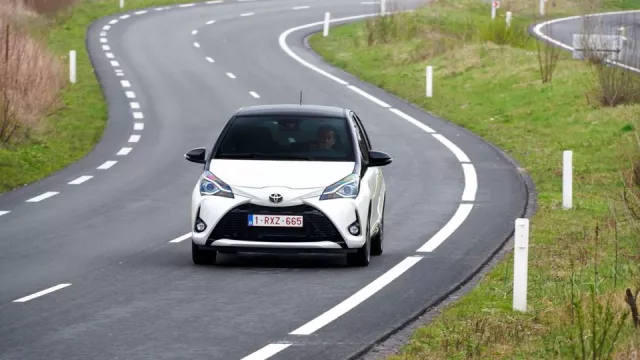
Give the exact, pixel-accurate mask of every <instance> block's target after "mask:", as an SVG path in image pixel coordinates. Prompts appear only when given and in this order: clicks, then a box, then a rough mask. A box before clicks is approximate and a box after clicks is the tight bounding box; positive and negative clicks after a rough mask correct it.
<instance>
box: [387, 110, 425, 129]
mask: <svg viewBox="0 0 640 360" xmlns="http://www.w3.org/2000/svg"><path fill="white" fill-rule="evenodd" d="M389 110H391V112H392V113H394V114H396V115H398V116H400V117H401V118H403V119H405V120H407V121H408V122H410V123H412V124H413V125H415V126H417V127H419V128H420V129H422V130H424V131H426V132H428V133H434V132H435V130H433V129H432V128H430V127H428V126H427V125H425V124H423V123H421V122H420V121H418V120H416V119H414V118H412V117H411V116H409V115H407V114H405V113H403V112H402V111H400V110H398V109H394V108H391V109H389Z"/></svg>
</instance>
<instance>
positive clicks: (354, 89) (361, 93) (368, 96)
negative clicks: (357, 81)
mask: <svg viewBox="0 0 640 360" xmlns="http://www.w3.org/2000/svg"><path fill="white" fill-rule="evenodd" d="M347 87H348V88H349V89H351V90H353V91H355V92H357V93H358V94H360V95H362V96H364V97H365V98H367V99H369V100H371V101H373V102H374V103H376V104H378V105H380V106H382V107H386V108H388V107H391V105H389V104H387V103H386V102H384V101H382V100H380V99H378V98H377V97H375V96H373V95H371V94H369V93H367V92H365V91H364V90H362V89H360V88H358V87H356V86H353V85H348V86H347Z"/></svg>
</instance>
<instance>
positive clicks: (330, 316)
mask: <svg viewBox="0 0 640 360" xmlns="http://www.w3.org/2000/svg"><path fill="white" fill-rule="evenodd" d="M420 260H422V256H408V257H406V258H405V259H404V260H402V261H401V262H399V263H398V264H397V265H396V266H394V267H392V268H391V269H389V271H387V272H386V273H384V274H382V275H381V276H380V277H378V278H377V279H375V280H373V281H372V282H370V283H369V285H367V286H365V287H363V288H362V289H360V290H359V291H358V292H357V293H355V294H353V295H351V296H349V297H348V298H347V299H346V300H344V301H343V302H341V303H340V304H338V305H336V306H334V307H333V308H331V309H329V310H327V311H326V312H325V313H324V314H322V315H320V316H318V317H317V318H315V319H313V320H311V321H309V322H308V323H306V324H304V325H302V326H301V327H299V328H297V329H296V330H294V331H292V332H290V333H289V334H291V335H310V334H313V333H314V332H315V331H317V330H318V329H320V328H322V327H323V326H325V325H327V324H328V323H330V322H332V321H333V320H335V319H337V318H339V317H340V316H342V315H344V314H346V313H347V312H348V311H349V310H351V309H353V308H354V307H356V306H358V305H359V304H360V303H362V302H363V301H365V300H366V299H368V298H369V297H371V296H372V295H373V294H375V293H376V292H378V291H379V290H380V289H382V288H383V287H385V286H386V285H387V284H389V283H390V282H391V281H393V280H394V279H396V278H397V277H398V276H400V275H402V274H403V273H404V272H405V271H407V270H409V269H410V268H411V267H412V266H414V265H415V264H417V263H418V261H420Z"/></svg>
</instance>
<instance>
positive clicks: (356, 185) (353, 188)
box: [320, 174, 360, 200]
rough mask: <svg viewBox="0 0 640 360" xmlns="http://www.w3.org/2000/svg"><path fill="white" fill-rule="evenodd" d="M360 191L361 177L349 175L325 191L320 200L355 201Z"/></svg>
mask: <svg viewBox="0 0 640 360" xmlns="http://www.w3.org/2000/svg"><path fill="white" fill-rule="evenodd" d="M359 189H360V177H359V176H358V175H357V174H349V175H347V176H345V177H344V178H343V179H342V180H339V181H337V182H336V183H335V184H333V185H330V186H327V188H326V189H324V192H323V193H322V195H320V200H329V199H344V198H347V199H354V198H356V197H357V196H358V190H359Z"/></svg>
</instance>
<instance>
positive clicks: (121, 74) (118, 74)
mask: <svg viewBox="0 0 640 360" xmlns="http://www.w3.org/2000/svg"><path fill="white" fill-rule="evenodd" d="M116 76H124V74H123V73H119V72H117V73H116Z"/></svg>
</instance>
